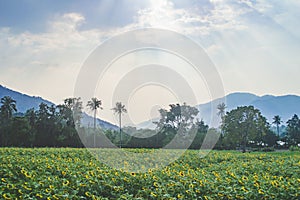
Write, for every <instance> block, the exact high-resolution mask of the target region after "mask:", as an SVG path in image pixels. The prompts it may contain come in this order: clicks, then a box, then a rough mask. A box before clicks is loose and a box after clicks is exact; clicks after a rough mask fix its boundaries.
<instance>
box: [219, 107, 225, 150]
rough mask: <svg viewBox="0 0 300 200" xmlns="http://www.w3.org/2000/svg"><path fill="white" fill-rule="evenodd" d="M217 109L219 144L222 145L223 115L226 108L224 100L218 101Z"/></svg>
mask: <svg viewBox="0 0 300 200" xmlns="http://www.w3.org/2000/svg"><path fill="white" fill-rule="evenodd" d="M217 109H218V113H217V114H218V116H220V117H221V127H220V128H221V137H220V142H219V143H220V144H221V145H222V143H223V137H224V130H223V129H224V115H225V109H226V104H225V103H224V102H222V103H219V104H218V106H217Z"/></svg>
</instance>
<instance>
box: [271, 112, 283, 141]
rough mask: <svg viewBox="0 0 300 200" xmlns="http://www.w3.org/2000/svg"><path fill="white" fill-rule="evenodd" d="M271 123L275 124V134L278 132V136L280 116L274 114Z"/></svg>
mask: <svg viewBox="0 0 300 200" xmlns="http://www.w3.org/2000/svg"><path fill="white" fill-rule="evenodd" d="M273 120H274V121H273V122H272V123H273V124H276V128H277V134H278V137H279V125H280V124H281V122H282V121H281V118H280V116H279V115H276V116H274V117H273Z"/></svg>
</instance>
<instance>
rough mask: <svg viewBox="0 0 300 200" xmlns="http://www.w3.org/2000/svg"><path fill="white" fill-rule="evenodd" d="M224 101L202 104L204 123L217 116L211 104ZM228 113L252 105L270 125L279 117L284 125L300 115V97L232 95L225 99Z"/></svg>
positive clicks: (199, 107) (218, 100)
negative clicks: (296, 115) (274, 118)
mask: <svg viewBox="0 0 300 200" xmlns="http://www.w3.org/2000/svg"><path fill="white" fill-rule="evenodd" d="M222 100H224V99H216V100H213V101H212V102H209V103H206V104H200V105H199V106H198V109H199V110H200V117H201V118H203V120H204V121H206V122H207V121H209V119H210V117H211V115H212V114H217V112H218V111H217V110H213V111H212V110H211V104H214V105H217V104H219V103H221V102H222ZM225 101H226V102H225V104H226V106H227V108H226V111H230V110H232V109H235V108H236V107H238V106H248V105H252V106H254V107H255V108H257V109H259V110H260V111H261V113H262V114H263V115H264V116H265V117H266V118H267V120H268V122H269V123H272V121H273V119H272V118H273V117H274V116H275V115H279V116H280V117H281V119H282V121H283V124H284V123H285V122H286V121H287V120H288V119H290V118H291V117H292V116H293V115H294V114H300V96H296V95H285V96H273V95H265V96H257V95H254V94H251V93H232V94H229V95H227V96H226V97H225Z"/></svg>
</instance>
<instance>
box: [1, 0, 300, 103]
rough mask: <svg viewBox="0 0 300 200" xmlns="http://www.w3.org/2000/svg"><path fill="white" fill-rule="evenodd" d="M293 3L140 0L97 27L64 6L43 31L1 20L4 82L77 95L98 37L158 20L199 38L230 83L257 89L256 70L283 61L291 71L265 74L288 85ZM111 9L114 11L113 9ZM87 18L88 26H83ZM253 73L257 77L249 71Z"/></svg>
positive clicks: (299, 32) (293, 50)
mask: <svg viewBox="0 0 300 200" xmlns="http://www.w3.org/2000/svg"><path fill="white" fill-rule="evenodd" d="M289 3H290V4H289ZM289 3H287V2H284V1H274V2H273V1H272V2H270V1H266V0H256V1H251V0H239V1H234V0H224V1H221V0H210V1H208V0H202V1H186V2H185V3H184V4H185V6H184V7H182V6H180V5H179V4H178V3H176V2H172V1H169V0H161V1H150V0H149V1H145V2H143V6H142V7H141V8H139V9H137V8H136V5H135V9H133V10H134V12H133V11H132V12H125V11H124V13H126V15H130V17H128V20H125V21H126V22H127V21H128V22H129V23H127V24H124V25H123V24H122V26H113V25H111V26H109V27H105V28H103V27H102V28H101V26H98V24H97V25H95V26H94V27H93V26H91V24H90V22H89V21H88V20H87V18H86V16H85V15H83V14H82V13H81V12H66V13H63V12H62V14H54V15H53V16H52V18H50V20H49V19H48V21H46V22H45V24H47V28H46V30H45V31H44V32H30V31H23V32H17V33H16V32H14V27H1V28H0V49H1V55H0V70H1V74H0V80H1V83H0V84H4V85H6V86H8V87H9V86H14V88H17V89H18V90H20V91H23V92H25V93H28V94H32V95H40V96H43V97H45V98H48V99H49V100H52V101H54V102H58V103H59V102H60V101H61V100H62V98H65V97H67V96H72V94H73V87H74V84H75V81H76V77H77V74H78V72H79V70H80V66H81V64H82V63H83V61H84V60H85V58H86V57H87V56H88V55H89V53H90V52H91V51H92V50H93V49H94V48H95V47H97V45H99V44H100V43H101V42H103V41H104V40H105V39H107V38H109V37H112V36H114V35H117V34H118V33H121V32H124V31H128V30H133V29H136V28H144V27H156V28H165V29H171V30H174V31H177V32H180V33H183V34H185V35H187V36H189V37H191V38H193V39H194V40H195V41H196V42H198V43H199V44H201V45H202V46H203V47H204V48H205V49H206V50H207V52H208V54H209V55H210V56H211V58H212V59H213V61H214V63H216V65H217V67H218V69H219V70H220V73H221V75H222V76H223V79H224V81H225V84H226V85H227V87H228V90H229V91H236V90H239V91H241V90H248V91H251V90H252V91H253V90H255V91H256V92H257V93H259V90H260V89H259V87H258V86H257V88H256V89H255V88H254V89H253V87H251V83H253V82H255V83H262V84H263V83H264V81H265V80H263V79H264V78H263V77H262V76H258V75H256V74H258V73H259V72H258V71H259V70H261V73H259V74H264V75H267V74H268V71H275V70H274V69H275V68H279V67H280V66H285V68H286V71H285V72H284V71H283V70H282V71H280V74H279V73H275V72H274V74H271V73H270V74H269V77H268V80H267V81H268V85H271V84H272V83H275V82H276V84H277V83H278V82H279V83H280V84H281V85H280V88H281V91H284V90H286V89H287V87H290V86H291V85H299V84H298V83H299V82H297V80H292V81H289V84H285V83H284V81H286V80H287V79H286V78H285V79H279V77H280V75H281V74H284V75H285V76H287V75H288V74H292V76H293V77H294V76H295V74H297V73H294V72H295V66H299V63H300V61H299V58H298V57H299V56H297V52H299V51H298V50H299V48H298V47H297V45H298V44H299V36H300V28H299V27H300V26H299V20H298V19H299V18H300V14H299V12H298V10H299V9H300V5H299V4H300V3H299V1H297V0H293V1H289ZM146 4H148V5H146ZM109 5H110V4H109ZM110 7H112V8H113V7H114V5H110ZM128 7H129V6H128ZM60 13H61V12H60ZM106 13H107V16H106V17H107V18H109V15H110V12H108V11H106ZM124 15H125V14H124ZM132 18H133V21H132V20H131V19H132ZM129 19H130V20H129ZM88 23H89V26H88V28H86V27H85V28H82V27H84V26H85V25H86V24H88ZM96 27H98V28H96ZM99 27H100V28H99ZM289 33H290V35H289ZM297 38H298V39H297ZM298 46H299V45H298ZM256 53H257V54H259V55H256ZM274 58H276V59H275V60H277V61H278V62H274ZM247 63H248V64H247ZM264 65H267V66H264ZM251 67H253V69H252V68H251ZM264 68H265V69H264ZM235 72H236V74H237V75H236V76H235V77H233V76H232V74H234V73H235ZM249 74H251V76H252V78H251V79H247V76H248V75H249ZM278 80H280V81H278ZM279 83H278V84H279ZM278 84H277V85H278ZM285 85H287V86H286V87H285ZM255 87H256V86H255ZM291 88H292V89H290V90H289V91H296V92H299V94H300V91H299V89H295V88H293V87H291ZM266 90H267V89H265V91H266ZM274 91H275V90H274Z"/></svg>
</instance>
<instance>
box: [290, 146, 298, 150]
mask: <svg viewBox="0 0 300 200" xmlns="http://www.w3.org/2000/svg"><path fill="white" fill-rule="evenodd" d="M289 150H290V151H300V147H299V146H290V148H289Z"/></svg>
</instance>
